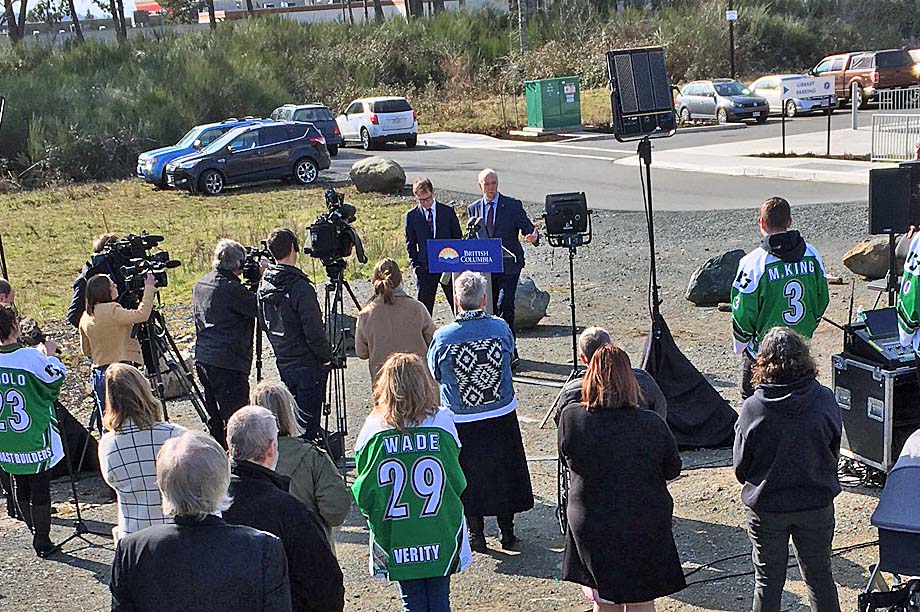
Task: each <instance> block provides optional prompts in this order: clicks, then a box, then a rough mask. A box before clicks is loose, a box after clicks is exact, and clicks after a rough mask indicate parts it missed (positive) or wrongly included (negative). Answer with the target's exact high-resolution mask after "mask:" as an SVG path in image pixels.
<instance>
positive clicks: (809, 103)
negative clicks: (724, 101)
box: [749, 74, 837, 117]
mask: <svg viewBox="0 0 920 612" xmlns="http://www.w3.org/2000/svg"><path fill="white" fill-rule="evenodd" d="M802 76H805V75H801V74H768V75H767V76H762V77H760V78H759V79H757V80H756V81H754V82H753V83H751V85H750V87H749V89H750V90H751V93H753V94H754V95H757V96H761V97H762V98H766V99H767V102H769V103H770V112H771V113H774V114H782V113H784V112H785V113H786V116H787V117H795V116H796V115H798V114H802V113H810V112H813V111H815V110H824V109H826V108H827V106H828V104H830V106H831V108H836V106H837V96H834V95H832V96H830V100H828V96H811V97H808V98H785V102H783V79H793V78H801V77H802Z"/></svg>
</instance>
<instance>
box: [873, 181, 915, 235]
mask: <svg viewBox="0 0 920 612" xmlns="http://www.w3.org/2000/svg"><path fill="white" fill-rule="evenodd" d="M910 217H911V215H910V171H909V170H908V169H907V168H876V169H875V170H872V171H870V172H869V233H870V234H887V233H888V232H898V233H900V232H906V231H907V228H908V226H909V225H910Z"/></svg>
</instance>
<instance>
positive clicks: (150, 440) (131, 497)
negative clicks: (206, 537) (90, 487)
mask: <svg viewBox="0 0 920 612" xmlns="http://www.w3.org/2000/svg"><path fill="white" fill-rule="evenodd" d="M105 389H106V392H105V398H106V399H105V416H103V418H102V424H103V426H104V427H105V428H106V430H108V431H107V432H106V434H105V435H103V436H102V439H101V440H99V466H100V468H101V470H102V477H103V478H104V479H105V481H106V482H107V483H108V484H109V486H110V487H112V488H113V489H115V493H116V495H117V496H118V526H117V527H115V528H114V529H113V530H112V535H113V536H114V537H115V540H116V541H118V540H120V539H121V538H122V537H124V536H126V535H128V534H130V533H134V532H135V531H140V530H141V529H143V528H145V527H149V526H150V525H159V524H163V523H167V522H168V518H167V517H166V516H164V514H163V509H162V507H161V499H160V489H159V488H158V487H157V463H156V459H157V453H158V452H159V451H160V447H161V446H163V443H164V442H166V441H167V440H169V439H170V438H177V437H179V436H181V435H182V434H183V433H184V432H185V428H184V427H181V426H179V425H173V424H172V423H166V422H163V415H162V412H161V407H160V402H159V401H157V399H156V398H155V397H154V396H153V392H152V391H151V389H150V383H149V382H148V381H147V378H146V377H145V376H144V375H143V374H142V373H141V371H140V370H138V369H137V368H135V367H134V366H132V365H128V364H126V363H113V364H111V365H110V366H109V368H108V370H107V371H106V373H105Z"/></svg>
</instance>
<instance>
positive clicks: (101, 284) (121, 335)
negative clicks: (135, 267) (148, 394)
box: [80, 273, 157, 414]
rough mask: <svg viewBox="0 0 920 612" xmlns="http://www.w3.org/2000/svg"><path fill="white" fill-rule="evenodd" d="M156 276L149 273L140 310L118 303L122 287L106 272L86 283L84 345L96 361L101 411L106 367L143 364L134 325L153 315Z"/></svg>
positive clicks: (94, 377)
mask: <svg viewBox="0 0 920 612" xmlns="http://www.w3.org/2000/svg"><path fill="white" fill-rule="evenodd" d="M156 292H157V288H156V279H155V278H154V276H153V274H150V273H148V274H147V277H146V278H145V279H144V295H143V297H142V298H141V303H140V306H138V307H137V309H136V310H128V309H127V308H125V307H124V306H122V305H121V304H119V303H118V288H117V287H116V286H115V283H114V282H112V279H111V278H110V277H109V276H108V275H106V274H97V275H96V276H94V277H92V278H91V279H89V281H88V282H87V283H86V311H85V312H84V313H83V315H82V317H81V318H80V349H81V350H82V351H83V354H84V355H86V356H87V357H89V358H90V360H91V361H92V362H93V372H92V380H93V392H94V393H95V396H96V407H97V408H98V409H99V414H103V413H104V412H105V371H106V368H108V366H109V365H111V364H113V363H131V364H141V363H143V362H144V358H143V357H142V355H141V346H140V344H139V343H138V341H137V338H135V337H134V336H133V335H132V328H133V327H134V325H136V324H138V323H144V322H145V321H146V320H147V319H149V318H150V312H151V311H152V310H153V299H154V297H155V296H156Z"/></svg>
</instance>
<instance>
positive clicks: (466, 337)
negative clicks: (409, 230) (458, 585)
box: [428, 272, 533, 552]
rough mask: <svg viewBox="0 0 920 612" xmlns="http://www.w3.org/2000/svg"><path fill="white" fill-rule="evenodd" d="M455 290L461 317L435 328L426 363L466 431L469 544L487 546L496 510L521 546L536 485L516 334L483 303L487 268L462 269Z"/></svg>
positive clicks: (507, 540) (507, 542) (509, 546)
mask: <svg viewBox="0 0 920 612" xmlns="http://www.w3.org/2000/svg"><path fill="white" fill-rule="evenodd" d="M454 297H455V300H456V303H457V318H456V320H455V321H454V322H453V323H450V324H448V325H445V326H444V327H442V328H440V329H439V330H438V331H436V332H435V334H434V338H433V339H432V341H431V348H429V349H428V368H429V369H430V370H431V374H432V376H433V377H434V379H435V380H436V381H437V382H438V383H439V384H440V394H441V405H442V406H444V407H446V408H449V409H450V410H451V411H453V413H454V415H455V421H456V424H457V433H458V434H459V436H460V443H461V450H460V465H461V467H462V468H463V473H464V474H465V475H466V479H467V488H466V490H465V491H464V492H463V495H462V500H463V506H464V512H465V514H466V520H467V525H468V527H469V531H470V534H469V535H470V547H471V548H472V549H473V551H476V552H485V551H486V539H485V531H484V521H483V517H485V516H495V517H497V518H498V526H499V528H500V530H501V545H502V548H504V549H506V550H516V549H517V544H518V541H519V540H518V537H517V536H516V535H515V533H514V515H515V513H517V512H524V511H526V510H530V509H531V508H533V489H532V488H531V484H530V472H529V471H528V469H527V458H526V456H525V455H524V443H523V441H522V440H521V428H520V425H519V424H518V420H517V412H516V408H517V398H516V397H515V395H514V387H513V385H512V384H511V359H512V356H513V355H514V337H513V336H512V335H511V329H510V328H509V327H508V324H507V323H505V321H503V320H502V319H500V318H498V317H492V316H489V315H487V314H486V313H485V311H484V310H483V309H484V308H485V304H486V279H485V277H484V276H483V275H482V274H478V273H475V272H464V273H463V274H461V275H460V276H459V277H458V278H457V281H456V283H455V287H454Z"/></svg>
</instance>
